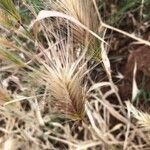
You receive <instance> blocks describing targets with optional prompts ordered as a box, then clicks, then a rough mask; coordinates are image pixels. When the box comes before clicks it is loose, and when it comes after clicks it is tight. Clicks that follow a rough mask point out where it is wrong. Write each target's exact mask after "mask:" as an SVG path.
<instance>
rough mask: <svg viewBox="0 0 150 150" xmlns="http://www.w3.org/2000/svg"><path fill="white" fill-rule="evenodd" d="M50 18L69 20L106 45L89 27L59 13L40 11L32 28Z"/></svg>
mask: <svg viewBox="0 0 150 150" xmlns="http://www.w3.org/2000/svg"><path fill="white" fill-rule="evenodd" d="M48 17H60V18H64V19H67V20H69V21H71V22H73V23H74V24H76V25H77V26H79V27H81V28H83V29H84V30H86V31H87V32H89V33H90V34H91V35H93V36H94V37H95V38H97V39H98V40H100V41H102V42H104V43H106V42H105V41H104V40H103V39H102V38H101V37H100V36H99V35H98V34H96V33H95V32H93V31H92V30H90V29H89V28H88V27H86V26H85V25H83V24H82V23H81V22H79V21H78V20H77V19H75V18H73V17H72V16H69V15H66V14H64V13H60V12H58V11H47V10H42V11H40V12H39V14H38V16H37V19H36V20H35V21H34V22H33V24H32V27H34V25H35V23H36V22H38V21H40V20H43V19H45V18H48Z"/></svg>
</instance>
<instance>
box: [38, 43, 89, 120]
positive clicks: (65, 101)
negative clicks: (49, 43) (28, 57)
mask: <svg viewBox="0 0 150 150" xmlns="http://www.w3.org/2000/svg"><path fill="white" fill-rule="evenodd" d="M73 52H74V50H73V49H72V48H69V44H67V45H65V44H59V45H57V46H54V47H53V49H51V50H50V52H49V54H47V56H48V57H49V62H48V63H45V62H44V61H43V60H41V58H38V61H39V63H41V64H42V66H44V68H43V69H41V70H38V71H36V74H38V77H36V78H38V81H40V83H44V84H48V90H49V93H50V95H51V97H50V99H49V103H50V104H51V106H52V109H53V111H54V112H56V113H58V114H59V115H61V116H63V117H65V118H68V119H72V120H82V119H83V117H84V104H85V101H86V93H85V92H86V88H85V84H84V83H83V78H84V76H85V72H87V70H86V61H85V57H84V56H85V54H82V55H81V56H80V57H78V58H77V56H75V54H74V53H73Z"/></svg>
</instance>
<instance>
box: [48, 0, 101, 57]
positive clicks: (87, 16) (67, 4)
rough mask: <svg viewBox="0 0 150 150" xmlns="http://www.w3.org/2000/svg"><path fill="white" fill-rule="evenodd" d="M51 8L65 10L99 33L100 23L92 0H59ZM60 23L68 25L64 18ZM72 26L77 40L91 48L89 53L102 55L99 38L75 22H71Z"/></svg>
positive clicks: (64, 11)
mask: <svg viewBox="0 0 150 150" xmlns="http://www.w3.org/2000/svg"><path fill="white" fill-rule="evenodd" d="M51 9H52V10H57V11H59V12H63V13H64V14H67V15H69V16H71V17H73V18H75V19H76V20H78V21H79V22H80V23H82V24H83V25H85V26H86V27H87V28H88V29H90V30H91V31H93V32H95V33H97V34H98V29H99V25H100V23H99V20H98V16H97V13H96V10H95V7H94V5H93V2H92V1H91V0H57V1H55V2H54V5H52V6H51ZM59 24H60V25H62V26H63V27H65V26H66V24H65V23H64V20H61V21H59ZM70 28H71V32H72V34H73V37H74V40H75V41H76V42H79V43H81V44H83V45H86V46H87V45H88V47H89V49H90V50H89V52H88V53H89V54H91V55H95V56H96V55H100V50H99V47H100V41H99V40H98V39H96V38H95V37H94V36H93V35H91V34H90V33H89V32H87V31H86V30H84V29H83V28H80V27H79V26H76V25H75V24H72V23H71V24H70Z"/></svg>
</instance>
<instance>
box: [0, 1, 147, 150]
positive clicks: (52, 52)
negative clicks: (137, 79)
mask: <svg viewBox="0 0 150 150" xmlns="http://www.w3.org/2000/svg"><path fill="white" fill-rule="evenodd" d="M22 2H23V3H22V5H23V7H26V8H27V9H28V10H29V11H30V14H31V16H32V18H34V20H32V22H31V24H30V25H29V24H24V23H23V19H21V16H20V15H19V13H18V11H17V10H16V8H15V5H14V4H13V3H12V1H11V0H1V1H0V6H1V10H0V17H1V18H0V24H1V26H0V28H1V30H0V32H1V35H2V38H0V61H1V62H0V64H1V68H0V80H1V82H0V149H3V150H17V149H21V150H28V149H31V150H32V149H36V150H41V149H43V150H46V149H71V150H74V149H77V150H85V149H93V150H94V149H103V150H121V149H123V150H146V149H147V150H148V149H149V147H150V145H149V141H150V135H149V131H148V128H149V126H150V116H149V115H148V114H145V113H142V112H139V111H138V110H136V109H135V108H134V107H133V106H132V105H131V104H130V103H129V102H127V105H125V104H123V102H122V101H121V99H120V97H119V94H118V90H117V87H116V86H115V85H114V83H113V81H112V78H111V71H110V70H111V68H110V62H109V59H108V56H107V44H106V42H105V41H104V38H105V30H104V28H111V29H113V30H117V29H115V28H113V27H110V26H108V25H106V24H104V23H103V22H102V21H101V18H100V15H99V13H98V8H97V6H96V2H95V0H82V1H81V0H58V1H57V0H56V1H55V0H54V1H53V0H52V1H50V0H47V1H46V2H44V5H45V6H48V10H42V11H40V12H39V14H36V11H35V10H34V8H33V7H32V6H30V5H29V4H28V3H27V1H26V0H22ZM6 16H7V18H6V19H5V18H4V17H6ZM21 20H22V21H21ZM102 27H103V28H102ZM10 28H11V29H10ZM118 32H121V33H124V32H122V31H120V30H118ZM100 35H101V36H100ZM125 35H127V36H130V37H131V38H135V37H133V36H132V35H129V34H128V33H125ZM135 39H136V40H139V41H140V42H143V43H144V42H145V44H147V45H149V42H147V41H144V40H142V39H139V38H135ZM95 54H96V55H95ZM95 56H96V57H95ZM97 58H98V59H97ZM92 62H94V63H93V64H94V65H91V64H92ZM98 64H101V68H103V70H105V72H106V75H107V76H108V81H105V82H104V81H101V82H98V83H96V82H95V81H94V80H92V78H91V75H90V73H91V72H92V70H93V69H94V68H95V67H96V66H97V65H98ZM96 75H97V76H98V74H96ZM103 87H106V89H108V90H107V91H105V92H104V91H103V90H102V88H103ZM111 95H114V96H113V97H112V98H114V97H115V98H114V100H115V101H118V102H116V104H111V103H110V102H109V100H108V98H110V96H111ZM132 116H134V117H135V118H136V120H133V118H132ZM137 120H138V121H139V124H138V123H137ZM141 125H142V126H141ZM147 127H148V128H147Z"/></svg>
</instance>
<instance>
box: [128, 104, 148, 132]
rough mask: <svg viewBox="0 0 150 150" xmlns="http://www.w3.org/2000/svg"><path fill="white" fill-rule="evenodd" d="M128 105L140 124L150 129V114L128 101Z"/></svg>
mask: <svg viewBox="0 0 150 150" xmlns="http://www.w3.org/2000/svg"><path fill="white" fill-rule="evenodd" d="M126 105H127V109H128V110H129V112H131V113H132V116H133V117H134V118H135V119H137V120H138V124H139V125H140V126H142V127H144V128H145V129H148V130H150V114H148V113H144V112H142V111H139V110H137V109H136V108H135V107H134V106H133V105H132V104H131V103H130V102H126Z"/></svg>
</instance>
